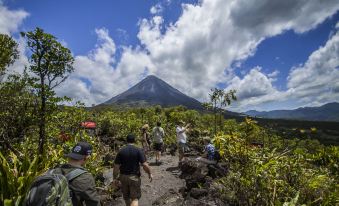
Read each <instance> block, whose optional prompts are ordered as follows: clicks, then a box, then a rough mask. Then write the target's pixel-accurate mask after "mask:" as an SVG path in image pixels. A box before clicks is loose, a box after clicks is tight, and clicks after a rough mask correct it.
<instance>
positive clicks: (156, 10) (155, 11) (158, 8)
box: [150, 3, 163, 14]
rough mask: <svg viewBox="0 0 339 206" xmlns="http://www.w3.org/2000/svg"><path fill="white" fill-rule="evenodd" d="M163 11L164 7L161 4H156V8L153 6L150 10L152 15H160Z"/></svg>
mask: <svg viewBox="0 0 339 206" xmlns="http://www.w3.org/2000/svg"><path fill="white" fill-rule="evenodd" d="M162 11H163V7H162V6H161V4H160V3H158V4H156V5H155V6H152V7H151V9H150V12H151V14H160V13H161V12H162Z"/></svg>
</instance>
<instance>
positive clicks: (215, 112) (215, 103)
mask: <svg viewBox="0 0 339 206" xmlns="http://www.w3.org/2000/svg"><path fill="white" fill-rule="evenodd" d="M216 134H217V102H216V101H214V135H216Z"/></svg>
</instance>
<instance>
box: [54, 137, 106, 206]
mask: <svg viewBox="0 0 339 206" xmlns="http://www.w3.org/2000/svg"><path fill="white" fill-rule="evenodd" d="M91 153H92V146H91V145H90V144H89V143H87V142H78V143H77V144H76V145H75V146H74V147H73V149H72V151H71V153H69V154H66V155H65V156H66V157H68V163H66V164H63V165H61V166H60V167H59V168H60V169H61V172H62V174H63V175H67V174H68V173H70V172H72V171H74V170H75V169H80V171H81V170H82V171H83V172H81V174H80V175H79V176H77V177H76V178H74V179H73V180H72V181H70V182H69V188H70V189H71V191H72V203H73V205H74V206H82V205H86V206H100V198H99V195H98V194H97V191H96V189H95V181H94V178H93V175H92V174H91V173H89V172H88V171H86V170H85V169H84V168H83V166H84V165H85V163H86V162H87V160H88V158H89V156H90V155H91Z"/></svg>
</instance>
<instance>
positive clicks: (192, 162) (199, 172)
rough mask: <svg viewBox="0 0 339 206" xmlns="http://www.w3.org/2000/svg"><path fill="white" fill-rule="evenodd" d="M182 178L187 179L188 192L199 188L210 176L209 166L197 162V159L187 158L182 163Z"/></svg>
mask: <svg viewBox="0 0 339 206" xmlns="http://www.w3.org/2000/svg"><path fill="white" fill-rule="evenodd" d="M180 168H181V175H180V178H183V179H185V181H186V187H187V190H188V191H190V190H191V189H192V188H194V187H199V186H201V185H203V184H204V183H205V182H206V178H205V177H206V176H207V174H208V167H207V164H205V163H203V162H200V161H197V160H196V159H192V158H187V159H186V160H185V161H183V162H182V164H181V166H180Z"/></svg>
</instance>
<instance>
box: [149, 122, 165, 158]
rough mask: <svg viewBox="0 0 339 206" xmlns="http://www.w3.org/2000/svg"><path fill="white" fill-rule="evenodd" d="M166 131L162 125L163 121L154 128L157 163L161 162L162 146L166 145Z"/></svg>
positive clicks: (153, 135)
mask: <svg viewBox="0 0 339 206" xmlns="http://www.w3.org/2000/svg"><path fill="white" fill-rule="evenodd" d="M164 136H165V131H164V129H163V128H162V127H161V122H157V126H156V127H154V128H153V130H152V137H153V148H154V150H155V163H156V164H160V163H161V162H160V156H161V152H162V148H163V145H164V140H163V138H164Z"/></svg>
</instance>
